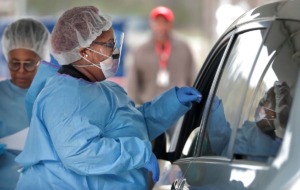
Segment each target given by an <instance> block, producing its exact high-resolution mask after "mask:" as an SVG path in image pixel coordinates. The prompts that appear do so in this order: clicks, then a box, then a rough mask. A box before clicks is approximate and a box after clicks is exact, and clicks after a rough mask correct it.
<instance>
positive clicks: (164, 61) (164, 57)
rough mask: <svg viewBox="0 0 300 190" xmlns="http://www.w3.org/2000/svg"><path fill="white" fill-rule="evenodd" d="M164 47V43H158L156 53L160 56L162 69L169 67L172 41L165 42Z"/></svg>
mask: <svg viewBox="0 0 300 190" xmlns="http://www.w3.org/2000/svg"><path fill="white" fill-rule="evenodd" d="M163 45H164V48H162V44H159V43H156V47H155V49H156V53H157V55H158V58H159V68H160V69H167V65H168V59H169V57H170V54H171V42H170V41H167V42H166V43H164V44H163Z"/></svg>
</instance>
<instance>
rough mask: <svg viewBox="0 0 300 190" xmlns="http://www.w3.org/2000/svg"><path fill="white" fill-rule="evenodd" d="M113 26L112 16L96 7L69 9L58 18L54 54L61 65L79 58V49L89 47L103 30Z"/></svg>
mask: <svg viewBox="0 0 300 190" xmlns="http://www.w3.org/2000/svg"><path fill="white" fill-rule="evenodd" d="M111 26H112V21H111V18H110V17H109V16H106V15H104V14H100V13H99V10H98V9H97V8H96V7H93V6H82V7H75V8H72V9H70V10H67V11H66V12H64V13H63V15H62V16H61V17H60V18H59V19H58V21H57V23H56V25H55V27H54V29H53V32H52V34H51V47H52V53H53V56H54V57H55V58H56V59H57V61H58V62H59V64H61V65H67V64H70V63H73V62H74V61H77V60H79V59H80V58H81V57H80V53H79V49H80V48H85V47H89V46H90V45H91V43H92V42H93V41H94V40H95V39H96V38H97V37H98V36H100V35H101V33H102V31H107V30H109V29H110V28H111Z"/></svg>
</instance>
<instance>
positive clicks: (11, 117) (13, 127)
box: [0, 80, 29, 138]
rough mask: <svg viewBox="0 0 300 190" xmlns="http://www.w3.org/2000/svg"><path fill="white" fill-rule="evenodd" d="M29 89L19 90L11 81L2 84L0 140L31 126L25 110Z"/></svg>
mask: <svg viewBox="0 0 300 190" xmlns="http://www.w3.org/2000/svg"><path fill="white" fill-rule="evenodd" d="M26 93H27V89H22V88H19V87H18V86H16V85H14V84H13V83H12V82H11V80H5V81H1V82H0V138H1V137H6V136H8V135H11V134H14V133H16V132H19V131H20V130H22V129H24V128H26V127H28V126H29V122H28V119H27V114H26V108H25V96H26Z"/></svg>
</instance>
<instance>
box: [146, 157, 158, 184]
mask: <svg viewBox="0 0 300 190" xmlns="http://www.w3.org/2000/svg"><path fill="white" fill-rule="evenodd" d="M144 168H146V169H147V170H149V171H150V172H151V173H152V179H153V182H154V183H156V182H157V181H158V179H159V165H158V161H157V158H156V156H155V155H154V154H153V153H152V155H151V158H150V161H149V162H148V163H147V164H145V166H144Z"/></svg>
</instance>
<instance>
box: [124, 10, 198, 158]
mask: <svg viewBox="0 0 300 190" xmlns="http://www.w3.org/2000/svg"><path fill="white" fill-rule="evenodd" d="M149 20H150V28H151V31H152V35H151V37H150V38H149V40H148V41H147V42H146V43H144V44H143V45H141V46H140V47H138V48H137V50H136V51H135V52H134V54H133V63H132V64H131V65H130V66H129V71H128V73H127V90H128V94H129V97H131V98H132V99H133V100H134V101H135V102H136V103H137V104H142V103H144V102H147V101H150V100H152V99H153V97H155V96H156V95H158V94H160V93H161V92H163V91H165V90H167V89H169V88H171V87H173V86H191V85H193V82H194V78H195V74H196V73H195V64H194V59H193V56H192V52H191V50H190V48H189V46H188V45H187V43H186V42H185V41H183V40H181V39H179V38H178V37H177V36H175V35H174V34H173V33H172V29H173V24H174V14H173V11H172V10H171V9H169V8H167V7H164V6H159V7H156V8H154V9H153V10H152V11H151V12H150V14H149ZM173 130H174V129H173ZM170 135H172V129H171V131H169V132H168V133H167V134H165V135H162V136H160V137H159V138H158V139H156V140H155V145H154V153H155V154H156V156H157V157H158V158H160V159H167V156H166V153H165V152H166V150H167V147H166V145H165V140H164V139H166V137H167V139H171V136H170Z"/></svg>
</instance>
